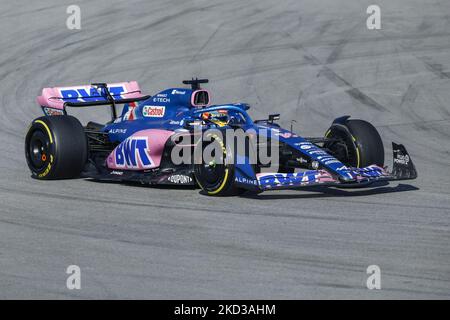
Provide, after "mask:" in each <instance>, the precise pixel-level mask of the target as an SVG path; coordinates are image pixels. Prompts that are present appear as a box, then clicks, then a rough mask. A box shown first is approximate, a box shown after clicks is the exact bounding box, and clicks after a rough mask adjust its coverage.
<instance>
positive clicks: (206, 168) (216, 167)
mask: <svg viewBox="0 0 450 320" xmlns="http://www.w3.org/2000/svg"><path fill="white" fill-rule="evenodd" d="M213 143H219V144H220V142H219V141H218V140H213V141H211V142H209V143H206V144H204V145H203V150H204V148H206V147H207V146H208V145H210V144H213ZM219 146H220V148H221V145H219ZM215 151H216V150H215V149H214V150H213V154H211V156H212V159H208V162H204V163H202V164H201V165H197V166H196V175H197V177H199V178H200V181H198V182H199V184H200V185H201V187H202V188H203V189H205V190H208V191H214V190H216V189H217V188H219V187H220V185H221V184H222V183H223V181H224V179H225V175H226V166H225V165H224V164H223V161H224V157H225V155H224V154H220V155H217V156H216V154H215V153H216V152H215Z"/></svg>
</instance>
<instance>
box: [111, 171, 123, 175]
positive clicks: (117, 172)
mask: <svg viewBox="0 0 450 320" xmlns="http://www.w3.org/2000/svg"><path fill="white" fill-rule="evenodd" d="M110 174H113V175H116V176H121V175H123V171H116V170H114V171H111V172H110Z"/></svg>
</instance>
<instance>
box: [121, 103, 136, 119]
mask: <svg viewBox="0 0 450 320" xmlns="http://www.w3.org/2000/svg"><path fill="white" fill-rule="evenodd" d="M136 107H137V105H136V103H135V102H131V103H130V104H129V105H128V111H127V112H126V113H125V115H124V116H123V120H129V121H131V120H135V119H136Z"/></svg>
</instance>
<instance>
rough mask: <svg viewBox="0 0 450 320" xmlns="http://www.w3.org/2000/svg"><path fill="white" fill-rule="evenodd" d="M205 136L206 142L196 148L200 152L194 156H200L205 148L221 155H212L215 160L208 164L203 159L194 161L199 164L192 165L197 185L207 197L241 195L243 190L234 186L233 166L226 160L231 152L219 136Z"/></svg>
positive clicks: (215, 134)
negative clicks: (217, 151)
mask: <svg viewBox="0 0 450 320" xmlns="http://www.w3.org/2000/svg"><path fill="white" fill-rule="evenodd" d="M207 135H209V136H206V137H205V140H207V141H203V143H202V144H201V145H198V146H197V147H196V148H201V150H196V151H195V152H194V154H196V155H198V156H202V155H203V151H204V150H205V149H206V148H209V150H220V153H221V154H218V155H216V154H212V156H213V157H214V158H216V159H217V160H213V161H209V163H206V161H205V159H203V157H202V159H196V161H195V163H200V162H201V164H195V165H194V175H195V179H196V181H197V184H198V185H199V186H200V188H201V189H202V190H203V192H204V193H205V194H207V195H209V196H233V195H238V194H241V193H243V192H244V191H245V190H243V189H241V188H237V187H236V186H235V184H234V170H235V167H234V164H232V163H229V161H227V160H226V159H230V157H232V156H233V155H232V152H233V150H231V149H230V148H227V146H226V144H225V141H224V139H223V137H222V135H221V134H217V133H213V132H211V133H207ZM209 140H210V141H209ZM200 151H201V152H200Z"/></svg>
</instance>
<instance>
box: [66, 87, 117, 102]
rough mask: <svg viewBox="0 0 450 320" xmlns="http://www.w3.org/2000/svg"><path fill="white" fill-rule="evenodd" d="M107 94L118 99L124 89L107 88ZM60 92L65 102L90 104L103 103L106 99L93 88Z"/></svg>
mask: <svg viewBox="0 0 450 320" xmlns="http://www.w3.org/2000/svg"><path fill="white" fill-rule="evenodd" d="M108 90H109V92H110V93H111V95H112V96H113V97H118V98H120V95H121V94H122V93H124V92H125V88H124V87H108ZM60 91H61V97H62V98H63V99H65V100H72V101H71V102H92V101H105V100H106V98H105V97H104V96H103V95H102V94H101V92H99V91H97V89H96V88H94V87H82V88H71V89H64V90H60Z"/></svg>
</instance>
